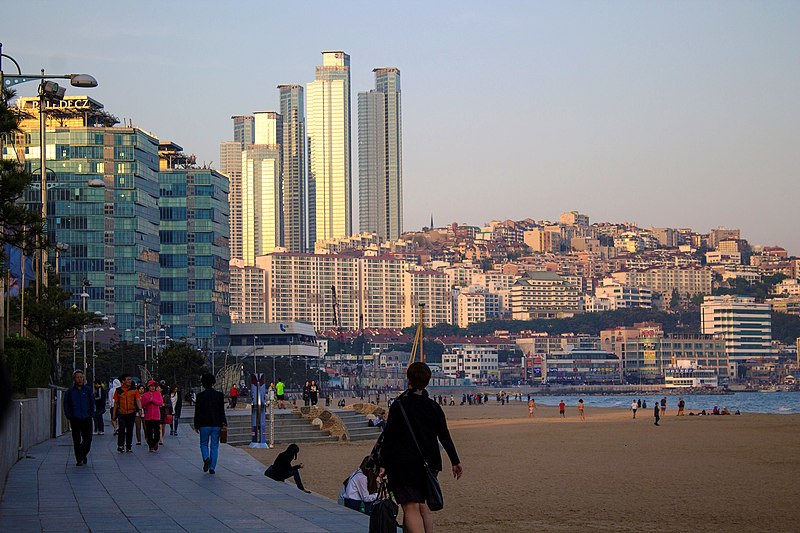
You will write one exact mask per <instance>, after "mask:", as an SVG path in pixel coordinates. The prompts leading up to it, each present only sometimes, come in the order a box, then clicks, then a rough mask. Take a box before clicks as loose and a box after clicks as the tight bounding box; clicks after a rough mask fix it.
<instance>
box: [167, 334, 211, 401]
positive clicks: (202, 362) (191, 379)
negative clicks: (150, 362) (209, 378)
mask: <svg viewBox="0 0 800 533" xmlns="http://www.w3.org/2000/svg"><path fill="white" fill-rule="evenodd" d="M205 372H208V368H207V367H206V358H205V356H203V354H202V353H200V352H198V351H197V348H195V347H194V346H192V345H190V344H188V343H186V342H172V343H170V344H169V345H168V346H167V347H166V348H165V349H164V351H163V352H161V355H159V357H158V371H157V373H156V375H157V377H158V378H159V379H165V380H167V382H169V383H170V384H178V385H179V386H180V387H181V389H185V390H188V389H189V388H191V387H192V385H193V384H196V383H198V382H199V381H200V376H202V375H203V374H204V373H205Z"/></svg>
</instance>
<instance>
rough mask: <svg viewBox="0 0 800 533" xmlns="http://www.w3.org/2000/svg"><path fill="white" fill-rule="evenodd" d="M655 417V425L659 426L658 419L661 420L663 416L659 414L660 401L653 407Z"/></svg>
mask: <svg viewBox="0 0 800 533" xmlns="http://www.w3.org/2000/svg"><path fill="white" fill-rule="evenodd" d="M653 417H654V418H655V419H656V421H655V425H656V426H657V425H658V421H659V420H661V417H660V416H659V410H658V402H656V405H655V407H653Z"/></svg>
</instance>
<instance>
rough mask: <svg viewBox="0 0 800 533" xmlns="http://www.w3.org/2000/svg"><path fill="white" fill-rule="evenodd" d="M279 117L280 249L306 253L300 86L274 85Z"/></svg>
mask: <svg viewBox="0 0 800 533" xmlns="http://www.w3.org/2000/svg"><path fill="white" fill-rule="evenodd" d="M278 92H279V94H280V114H281V116H283V140H282V141H281V151H282V156H283V246H284V247H285V248H286V249H287V250H288V251H290V252H305V251H306V246H307V245H306V161H305V157H306V155H305V153H306V151H305V145H306V118H305V108H304V106H303V86H302V85H278Z"/></svg>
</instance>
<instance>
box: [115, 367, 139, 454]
mask: <svg viewBox="0 0 800 533" xmlns="http://www.w3.org/2000/svg"><path fill="white" fill-rule="evenodd" d="M120 380H121V381H122V385H121V386H120V387H119V388H118V389H117V390H115V391H114V410H113V411H112V416H114V417H115V418H116V419H117V423H118V424H119V429H118V433H117V451H118V452H119V453H123V452H126V451H127V452H128V453H133V449H132V447H131V444H133V425H134V423H135V422H136V413H137V412H138V413H141V415H142V417H144V410H143V409H142V400H141V396H140V394H139V389H137V388H136V387H134V386H133V379H132V378H131V376H130V374H122V376H121V377H120Z"/></svg>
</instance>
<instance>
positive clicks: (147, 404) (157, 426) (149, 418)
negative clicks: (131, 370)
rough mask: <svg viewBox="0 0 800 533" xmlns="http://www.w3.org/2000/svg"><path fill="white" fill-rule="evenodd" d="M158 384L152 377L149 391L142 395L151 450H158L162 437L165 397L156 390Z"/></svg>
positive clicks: (145, 433) (146, 437)
mask: <svg viewBox="0 0 800 533" xmlns="http://www.w3.org/2000/svg"><path fill="white" fill-rule="evenodd" d="M157 386H158V383H156V382H155V381H154V380H152V379H151V380H150V381H148V382H147V392H145V393H144V394H143V395H142V408H143V409H144V435H145V439H146V440H147V445H148V446H149V447H150V451H151V452H155V451H158V441H159V439H160V438H161V408H162V407H163V405H164V397H163V396H161V393H160V392H158V391H157V390H156V387H157Z"/></svg>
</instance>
